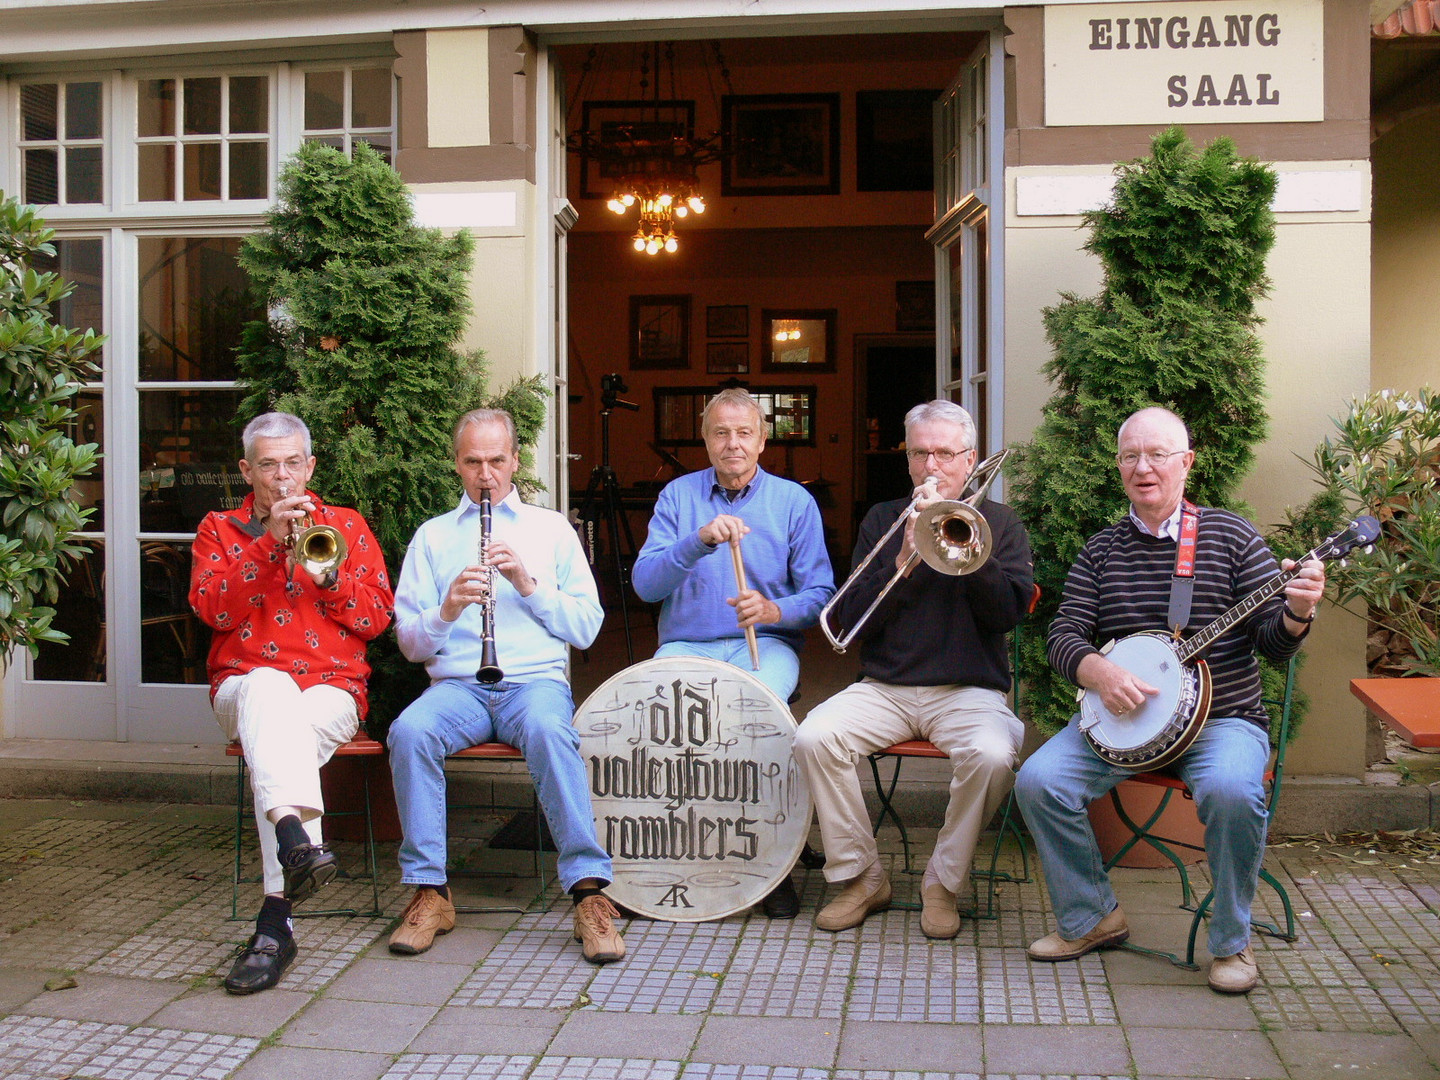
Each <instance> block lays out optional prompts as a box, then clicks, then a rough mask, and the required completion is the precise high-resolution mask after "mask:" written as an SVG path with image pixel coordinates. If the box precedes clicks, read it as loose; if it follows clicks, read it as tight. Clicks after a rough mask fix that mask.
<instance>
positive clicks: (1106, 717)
mask: <svg viewBox="0 0 1440 1080" xmlns="http://www.w3.org/2000/svg"><path fill="white" fill-rule="evenodd" d="M1106 659H1107V660H1110V661H1112V662H1114V663H1116V664H1119V665H1120V666H1121V667H1122V668H1124V669H1125V670H1126V671H1128V672H1130V674H1132V675H1134V676H1136V677H1137V678H1138V679H1140V680H1141V681H1142V682H1147V683H1149V684H1150V685H1151V686H1153V687H1156V688H1157V689H1159V691H1160V693H1158V694H1156V695H1155V696H1154V697H1149V698H1146V699H1145V703H1144V704H1143V705H1141V706H1140V707H1139V708H1138V709H1132V710H1131V711H1130V712H1128V713H1125V714H1124V715H1123V716H1116V715H1115V714H1114V713H1112V712H1110V711H1109V710H1108V709H1106V708H1105V706H1104V705H1102V704H1101V703H1100V695H1099V694H1094V693H1089V694H1086V695H1085V698H1084V700H1083V701H1082V703H1081V706H1080V712H1081V719H1082V720H1083V721H1084V722H1085V723H1087V724H1088V723H1091V722H1092V721H1093V724H1094V726H1092V727H1090V728H1088V730H1087V731H1086V734H1087V735H1089V736H1090V738H1091V739H1093V740H1094V741H1095V742H1097V743H1099V744H1100V745H1101V746H1103V747H1105V748H1106V749H1108V750H1115V751H1118V752H1126V751H1131V750H1138V749H1139V748H1141V747H1143V746H1146V745H1147V744H1149V743H1151V742H1153V741H1154V740H1155V739H1156V738H1158V737H1159V736H1160V735H1161V734H1163V733H1164V731H1165V729H1166V728H1168V727H1169V726H1170V723H1171V721H1173V720H1174V718H1175V712H1176V710H1177V709H1178V708H1179V705H1180V678H1181V671H1182V669H1181V664H1180V659H1179V657H1177V656H1176V655H1175V650H1174V649H1172V648H1171V647H1170V644H1169V642H1168V641H1166V639H1165V638H1164V637H1162V636H1159V635H1155V634H1136V635H1135V636H1134V637H1128V638H1122V639H1121V640H1120V641H1117V642H1116V643H1115V647H1114V648H1113V649H1111V650H1110V652H1109V653H1107V654H1106Z"/></svg>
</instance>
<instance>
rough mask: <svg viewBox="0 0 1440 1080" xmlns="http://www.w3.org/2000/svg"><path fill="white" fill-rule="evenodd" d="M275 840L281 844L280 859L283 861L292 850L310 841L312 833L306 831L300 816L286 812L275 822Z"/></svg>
mask: <svg viewBox="0 0 1440 1080" xmlns="http://www.w3.org/2000/svg"><path fill="white" fill-rule="evenodd" d="M275 841H276V843H278V844H279V845H280V861H281V862H282V863H283V862H284V861H285V856H286V855H288V854H290V852H292V851H294V850H295V849H296V848H297V847H299V846H300V845H301V844H308V843H310V834H309V833H307V832H306V831H305V826H304V825H302V824H300V819H299V818H298V817H296V816H295V815H294V814H286V815H285V816H284V817H282V818H281V819H280V820H279V821H277V822H275Z"/></svg>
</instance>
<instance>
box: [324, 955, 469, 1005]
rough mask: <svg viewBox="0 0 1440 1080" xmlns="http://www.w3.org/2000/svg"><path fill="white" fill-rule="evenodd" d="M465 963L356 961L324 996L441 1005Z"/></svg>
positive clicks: (464, 975) (462, 978) (461, 975)
mask: <svg viewBox="0 0 1440 1080" xmlns="http://www.w3.org/2000/svg"><path fill="white" fill-rule="evenodd" d="M471 970H472V969H471V965H469V964H436V963H429V964H415V963H411V962H410V959H409V958H405V959H401V958H400V957H390V958H387V959H383V960H381V959H373V960H372V959H368V958H362V959H360V960H356V961H355V962H354V963H353V964H351V965H350V966H349V967H348V968H346V969H345V973H344V974H343V975H341V976H340V977H339V978H337V979H336V980H335V981H334V982H332V983H331V984H330V986H329V988H328V989H327V990H326V992H325V993H326V997H328V998H351V999H353V1000H355V1001H393V1002H395V1003H396V1004H399V1005H444V1004H445V1002H447V1001H448V1000H450V995H451V994H453V993H454V992H455V990H456V988H457V987H459V985H460V984H461V983H462V982H464V981H465V980H466V979H467V978H468V977H469V975H470V972H471Z"/></svg>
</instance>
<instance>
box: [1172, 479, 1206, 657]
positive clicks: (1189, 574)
mask: <svg viewBox="0 0 1440 1080" xmlns="http://www.w3.org/2000/svg"><path fill="white" fill-rule="evenodd" d="M1199 535H1200V511H1199V510H1198V509H1196V507H1195V504H1194V503H1192V502H1191V501H1190V500H1189V499H1186V500H1185V502H1184V504H1183V506H1182V508H1181V511H1180V539H1179V542H1178V543H1177V544H1176V545H1175V573H1174V575H1173V576H1172V577H1171V578H1170V611H1169V613H1168V614H1167V615H1166V621H1167V622H1168V623H1169V624H1170V634H1171V636H1172V637H1174V639H1175V640H1176V641H1179V640H1180V634H1181V632H1182V631H1183V630H1184V629H1185V627H1186V625H1187V624H1188V623H1189V622H1190V601H1191V598H1192V597H1193V596H1194V594H1195V540H1196V537H1198V536H1199Z"/></svg>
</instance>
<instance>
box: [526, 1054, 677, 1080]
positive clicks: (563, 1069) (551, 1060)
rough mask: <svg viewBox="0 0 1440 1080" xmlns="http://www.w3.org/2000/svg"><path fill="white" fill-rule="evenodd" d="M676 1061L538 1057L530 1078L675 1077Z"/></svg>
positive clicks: (608, 1079) (641, 1079)
mask: <svg viewBox="0 0 1440 1080" xmlns="http://www.w3.org/2000/svg"><path fill="white" fill-rule="evenodd" d="M679 1075H680V1062H678V1061H632V1060H628V1059H625V1058H597V1057H554V1056H548V1057H542V1058H541V1059H540V1060H539V1061H537V1062H536V1063H535V1070H534V1072H532V1073H531V1074H530V1080H675V1078H676V1077H678V1076H679Z"/></svg>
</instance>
